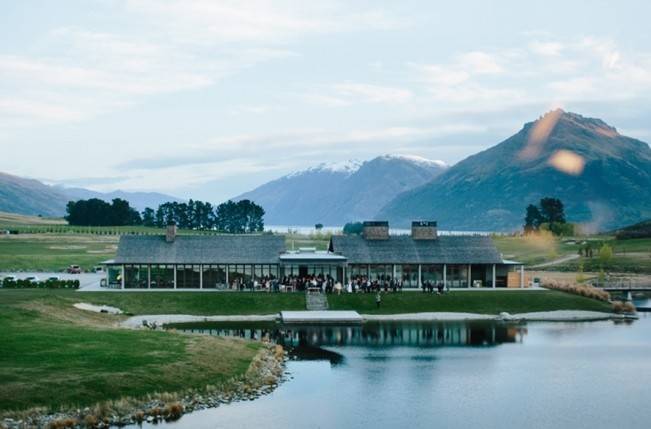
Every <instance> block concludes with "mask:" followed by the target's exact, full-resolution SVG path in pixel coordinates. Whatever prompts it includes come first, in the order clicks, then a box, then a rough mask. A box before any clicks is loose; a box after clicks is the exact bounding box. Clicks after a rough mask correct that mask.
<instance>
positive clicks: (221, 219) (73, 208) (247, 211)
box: [65, 198, 264, 234]
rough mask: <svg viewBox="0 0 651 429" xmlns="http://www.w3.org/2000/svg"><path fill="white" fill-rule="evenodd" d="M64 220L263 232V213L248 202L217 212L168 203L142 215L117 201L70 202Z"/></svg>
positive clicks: (197, 203) (193, 203)
mask: <svg viewBox="0 0 651 429" xmlns="http://www.w3.org/2000/svg"><path fill="white" fill-rule="evenodd" d="M66 212H67V215H66V217H65V218H66V220H67V221H68V223H69V224H70V225H78V226H124V225H144V226H150V227H159V228H162V227H164V226H165V225H167V224H169V223H170V222H175V223H176V225H177V226H178V227H179V228H183V229H194V230H216V231H222V232H228V233H231V234H242V233H247V232H261V231H263V230H264V209H263V208H262V207H260V206H259V205H257V204H255V203H254V202H253V201H250V200H242V201H238V202H235V201H227V202H225V203H222V204H219V205H218V206H217V207H216V208H215V207H213V206H212V204H210V203H208V202H203V201H198V200H190V201H188V202H187V203H185V202H183V203H179V202H167V203H163V204H161V205H159V206H158V208H157V209H156V210H154V209H152V208H150V207H147V208H146V209H145V210H143V212H142V214H141V213H138V211H137V210H136V209H134V208H132V207H130V206H129V202H128V201H125V200H122V199H120V198H116V199H114V200H113V201H112V203H107V202H105V201H103V200H100V199H97V198H91V199H89V200H79V201H70V202H69V203H68V205H67V206H66Z"/></svg>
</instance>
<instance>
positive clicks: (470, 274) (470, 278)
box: [468, 264, 472, 288]
mask: <svg viewBox="0 0 651 429" xmlns="http://www.w3.org/2000/svg"><path fill="white" fill-rule="evenodd" d="M470 287H472V265H470V264H468V288H470Z"/></svg>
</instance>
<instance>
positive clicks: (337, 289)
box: [335, 282, 342, 295]
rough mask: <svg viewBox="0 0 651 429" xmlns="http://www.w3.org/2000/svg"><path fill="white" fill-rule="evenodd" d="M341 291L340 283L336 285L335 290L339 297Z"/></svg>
mask: <svg viewBox="0 0 651 429" xmlns="http://www.w3.org/2000/svg"><path fill="white" fill-rule="evenodd" d="M341 289H342V287H341V283H340V282H337V283H335V290H336V291H337V295H341Z"/></svg>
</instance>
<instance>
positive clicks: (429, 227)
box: [411, 220, 438, 240]
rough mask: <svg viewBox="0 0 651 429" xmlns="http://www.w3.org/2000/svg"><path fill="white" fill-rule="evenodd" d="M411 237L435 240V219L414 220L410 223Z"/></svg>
mask: <svg viewBox="0 0 651 429" xmlns="http://www.w3.org/2000/svg"><path fill="white" fill-rule="evenodd" d="M411 237H412V238H413V239H414V240H436V238H437V237H438V231H437V227H436V221H430V220H416V221H413V222H412V223H411Z"/></svg>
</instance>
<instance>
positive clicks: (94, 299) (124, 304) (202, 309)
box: [74, 292, 305, 315]
mask: <svg viewBox="0 0 651 429" xmlns="http://www.w3.org/2000/svg"><path fill="white" fill-rule="evenodd" d="M74 298H75V299H77V301H76V302H79V301H81V300H83V302H89V303H92V304H103V305H111V306H115V307H118V308H119V309H121V310H122V311H125V312H127V313H130V314H195V315H230V314H273V313H278V312H280V311H281V310H305V294H303V293H282V294H281V293H265V292H214V293H212V292H156V293H151V292H126V293H119V292H83V293H77V295H75V297H74Z"/></svg>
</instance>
